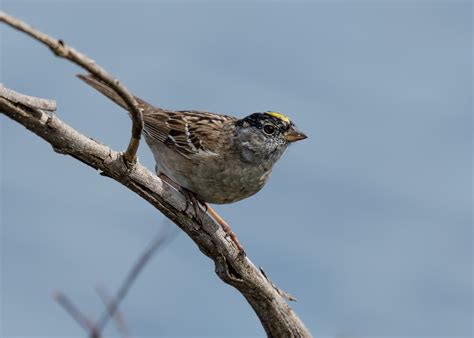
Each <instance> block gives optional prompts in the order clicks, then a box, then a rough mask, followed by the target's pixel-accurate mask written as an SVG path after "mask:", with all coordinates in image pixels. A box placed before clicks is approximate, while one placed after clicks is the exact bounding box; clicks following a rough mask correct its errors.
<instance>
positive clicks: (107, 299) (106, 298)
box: [95, 286, 130, 338]
mask: <svg viewBox="0 0 474 338" xmlns="http://www.w3.org/2000/svg"><path fill="white" fill-rule="evenodd" d="M95 290H96V291H97V294H98V295H99V298H100V299H101V300H102V302H103V303H104V305H105V307H106V309H109V308H110V306H111V304H112V302H113V298H112V297H111V296H110V295H109V293H108V292H107V289H106V288H105V287H103V286H97V287H96V289H95ZM110 316H111V317H113V319H114V322H115V326H116V327H117V330H118V332H119V333H120V334H121V336H122V337H123V338H128V337H130V333H129V331H128V328H127V325H126V324H125V320H124V319H123V316H122V313H121V312H120V310H119V309H118V308H117V310H116V311H115V314H114V315H113V316H112V315H110Z"/></svg>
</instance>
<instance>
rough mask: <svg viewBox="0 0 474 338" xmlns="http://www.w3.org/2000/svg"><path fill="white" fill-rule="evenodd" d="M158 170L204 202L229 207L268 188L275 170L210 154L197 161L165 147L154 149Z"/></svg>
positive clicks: (154, 146)
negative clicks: (268, 180) (267, 184)
mask: <svg viewBox="0 0 474 338" xmlns="http://www.w3.org/2000/svg"><path fill="white" fill-rule="evenodd" d="M150 148H152V152H153V154H154V156H155V161H156V164H157V167H158V168H157V169H158V171H159V172H161V173H163V174H165V175H166V176H168V177H169V178H170V179H171V180H173V181H174V182H176V183H178V184H179V185H180V186H182V187H184V188H186V189H187V190H189V191H191V192H193V193H195V194H196V196H197V198H198V199H199V200H201V201H203V202H208V203H212V204H226V203H232V202H236V201H239V200H241V199H244V198H247V197H249V196H252V195H253V194H255V193H257V192H258V191H259V190H260V189H262V187H263V186H264V185H265V182H266V181H267V179H268V177H269V175H270V173H271V169H267V168H264V167H263V166H249V165H245V164H243V163H242V162H240V160H229V159H222V158H221V157H219V156H215V155H208V156H206V157H203V158H199V159H195V158H193V161H191V160H189V159H188V158H186V157H184V156H181V155H179V154H176V153H175V152H174V151H173V150H171V149H169V148H168V147H167V146H165V145H163V144H154V145H152V146H150Z"/></svg>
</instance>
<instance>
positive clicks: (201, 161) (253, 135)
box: [77, 74, 307, 252]
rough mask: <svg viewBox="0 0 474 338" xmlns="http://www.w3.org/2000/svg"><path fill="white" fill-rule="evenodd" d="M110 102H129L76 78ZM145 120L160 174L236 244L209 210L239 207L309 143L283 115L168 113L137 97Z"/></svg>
mask: <svg viewBox="0 0 474 338" xmlns="http://www.w3.org/2000/svg"><path fill="white" fill-rule="evenodd" d="M77 76H78V77H79V78H80V79H81V80H82V81H84V82H85V83H86V84H88V85H90V86H91V87H93V88H94V89H96V90H97V91H99V92H100V93H101V94H103V95H105V96H106V97H108V98H109V99H110V100H112V101H113V102H115V103H116V104H118V105H119V106H121V107H122V108H124V109H126V110H128V106H127V104H126V103H125V101H124V100H123V99H122V98H121V97H120V96H119V95H118V94H117V93H116V92H115V90H114V89H112V88H111V87H110V86H109V85H108V84H106V83H105V82H103V81H101V80H100V79H98V78H97V77H95V76H94V75H91V74H88V75H83V74H78V75H77ZM135 100H136V102H137V105H138V108H139V109H140V110H141V112H142V116H143V135H144V138H145V141H146V143H147V145H148V147H149V148H150V150H151V152H152V154H153V156H154V159H155V162H156V167H155V171H156V174H157V175H158V176H159V177H160V178H162V179H164V180H165V181H166V182H168V183H169V184H171V185H173V186H174V187H177V188H179V189H181V191H183V192H185V193H187V194H188V196H189V197H190V198H191V200H192V201H193V202H192V203H193V204H194V205H196V201H197V202H199V203H201V204H202V205H203V206H204V207H205V209H206V210H208V211H209V212H210V213H211V215H212V216H213V217H214V219H215V220H216V221H217V222H218V223H219V224H220V225H221V226H222V227H223V229H224V231H225V232H226V233H227V234H228V235H229V237H230V238H231V239H232V241H233V242H234V243H235V244H236V246H237V248H238V249H239V251H242V252H243V248H242V246H241V245H240V243H239V242H238V240H237V237H236V236H235V234H234V233H233V232H232V230H231V228H230V226H229V225H228V224H227V223H226V222H225V221H224V220H223V219H222V218H221V217H220V216H219V215H218V214H217V213H216V212H215V211H214V210H213V209H212V208H211V207H210V206H209V205H208V204H209V203H210V204H228V203H234V202H237V201H240V200H242V199H245V198H247V197H250V196H252V195H254V194H256V193H257V192H259V191H260V190H261V189H262V188H263V186H264V185H265V183H266V182H267V181H268V178H269V177H270V174H271V172H272V168H273V166H274V165H275V163H276V162H277V161H278V160H279V159H280V157H281V156H282V155H283V153H284V152H285V151H286V149H287V148H288V146H289V145H290V144H292V143H294V142H297V141H300V140H303V139H306V138H307V135H306V134H304V133H303V132H302V131H300V130H299V129H298V128H297V127H296V126H295V124H294V123H293V122H292V121H291V120H290V119H289V118H288V117H287V116H285V115H283V114H282V113H279V112H276V111H266V112H256V113H252V114H250V115H248V116H246V117H244V118H237V117H233V116H228V115H223V114H216V113H211V112H207V111H200V110H168V109H163V108H159V107H155V106H153V105H151V104H149V103H147V102H146V101H144V100H142V99H140V98H138V97H135Z"/></svg>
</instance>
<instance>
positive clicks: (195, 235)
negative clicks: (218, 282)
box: [0, 12, 311, 337]
mask: <svg viewBox="0 0 474 338" xmlns="http://www.w3.org/2000/svg"><path fill="white" fill-rule="evenodd" d="M0 21H5V22H7V23H9V24H11V23H10V21H11V19H10V17H9V16H6V14H4V13H1V12H0ZM15 24H16V25H18V23H17V22H15ZM13 26H14V27H15V28H18V27H16V26H15V25H13ZM20 27H21V28H19V29H20V30H22V31H25V32H27V33H28V34H30V35H31V36H33V37H35V38H36V39H38V40H40V41H42V42H43V43H45V44H47V45H48V46H50V47H51V48H56V47H57V46H58V45H60V47H59V49H57V50H54V49H53V50H54V51H55V53H56V54H59V55H60V56H64V55H67V58H69V59H72V60H73V61H74V62H76V61H77V60H79V61H80V62H83V61H84V60H85V59H84V57H82V54H79V53H77V52H75V51H74V50H73V49H72V48H69V47H65V45H64V44H63V43H60V42H58V41H55V40H54V41H50V38H49V37H47V36H44V35H41V33H39V34H40V35H38V33H36V31H35V30H33V29H32V28H31V27H29V26H27V25H26V24H23V23H22V24H21V25H20ZM43 40H44V41H43ZM78 55H79V56H80V57H78ZM86 60H88V59H86ZM86 66H87V67H85V68H86V69H88V70H89V71H91V69H92V70H93V71H91V73H93V74H94V75H97V74H96V73H94V72H95V70H97V69H98V70H99V71H98V72H99V73H100V74H102V75H103V73H102V72H103V70H102V69H101V68H99V67H98V66H96V65H95V64H94V63H91V64H86ZM102 75H101V76H100V78H101V79H103V77H102ZM109 80H110V78H109ZM107 83H109V84H110V81H107ZM114 83H115V84H117V83H118V82H114ZM132 98H133V96H132ZM124 99H125V98H124ZM0 112H1V113H3V114H5V115H6V116H8V117H9V118H11V119H13V120H14V121H16V122H18V123H20V124H22V125H23V126H25V127H26V128H27V129H29V130H30V131H31V132H33V133H35V134H36V135H38V136H39V137H41V138H42V139H44V140H45V141H46V142H48V143H49V144H51V146H52V147H53V149H54V151H56V152H57V153H60V154H65V155H69V156H72V157H74V158H75V159H77V160H79V161H81V162H83V163H85V164H87V165H89V166H90V167H92V168H94V169H96V170H98V171H99V172H100V173H101V174H103V175H105V176H108V177H111V178H112V179H114V180H116V181H117V182H119V183H121V184H123V185H124V186H125V187H127V188H128V189H130V190H132V191H134V192H135V193H136V194H138V195H139V196H141V197H142V198H143V199H144V200H146V201H147V202H148V203H150V204H151V205H153V206H154V207H155V208H156V209H158V210H159V211H161V212H162V213H163V214H164V215H165V216H166V217H168V218H169V219H170V220H171V221H173V222H174V223H175V224H177V225H178V226H179V227H180V228H181V229H182V230H183V231H184V232H185V233H186V234H187V235H188V236H189V237H190V238H191V239H192V240H193V241H194V242H195V243H196V245H197V246H198V248H199V250H201V252H203V253H204V254H205V255H206V256H208V257H209V258H211V259H212V260H213V261H214V263H215V272H216V273H217V275H218V276H219V277H220V278H221V279H222V280H223V281H224V282H225V283H227V284H230V285H232V286H233V287H235V288H236V289H237V290H238V291H239V292H240V293H241V294H242V295H243V296H244V297H245V298H246V299H247V301H248V302H249V304H250V305H251V306H252V308H253V309H254V311H255V312H256V314H257V316H258V317H259V319H260V322H261V323H262V326H263V327H264V329H265V331H266V333H267V335H268V336H269V337H311V334H310V332H309V331H308V330H307V328H306V327H305V326H304V324H303V322H302V321H301V320H300V319H299V318H298V316H296V314H295V313H294V312H293V311H292V309H291V308H290V307H289V306H288V304H287V303H286V302H285V300H284V298H283V297H282V296H281V295H280V293H279V291H278V289H277V288H276V287H275V286H274V285H273V283H271V282H270V281H269V280H268V279H267V277H266V276H264V275H263V274H262V273H261V272H260V270H259V269H258V268H257V267H256V266H255V265H254V264H253V263H252V262H251V261H250V260H249V259H248V258H247V257H245V256H243V255H241V254H239V252H238V250H237V249H236V247H235V246H234V245H233V243H232V242H231V241H230V240H229V239H228V238H227V237H226V235H225V232H224V231H223V230H222V228H221V227H220V226H219V225H218V224H216V223H215V221H214V220H213V219H212V218H211V217H209V216H208V215H207V214H206V213H205V212H203V211H202V210H200V209H199V208H187V201H186V199H185V197H184V196H183V195H182V194H181V193H180V192H178V191H177V190H176V189H174V188H173V187H171V186H170V185H168V184H166V183H165V182H163V181H162V180H160V179H159V178H158V177H157V176H156V175H154V174H152V173H151V172H150V171H149V170H148V169H146V168H145V167H144V166H142V165H141V164H140V163H136V165H134V166H132V167H130V166H128V165H127V164H126V163H125V162H124V161H123V160H122V156H121V154H120V153H119V152H117V151H114V150H112V149H110V148H109V147H107V146H106V145H104V144H101V143H99V142H97V141H95V140H93V139H91V138H88V137H86V136H85V135H83V134H81V133H79V132H78V131H76V130H75V129H73V128H72V127H70V126H69V125H67V124H66V123H64V122H63V121H61V120H60V119H59V118H57V117H56V116H55V115H52V114H49V113H47V112H45V111H43V110H40V109H34V108H30V107H28V106H26V105H24V104H21V103H18V102H12V101H10V100H8V98H5V97H1V95H0Z"/></svg>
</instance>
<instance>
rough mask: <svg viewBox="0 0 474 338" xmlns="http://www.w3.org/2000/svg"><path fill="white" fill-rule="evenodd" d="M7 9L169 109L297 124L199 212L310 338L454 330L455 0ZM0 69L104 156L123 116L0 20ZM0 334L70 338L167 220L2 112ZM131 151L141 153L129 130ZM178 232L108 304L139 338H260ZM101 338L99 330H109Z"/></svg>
mask: <svg viewBox="0 0 474 338" xmlns="http://www.w3.org/2000/svg"><path fill="white" fill-rule="evenodd" d="M1 7H2V10H4V11H6V12H8V13H9V14H12V15H14V16H17V17H19V18H21V19H23V20H25V21H27V22H28V23H30V24H31V25H33V26H35V27H37V28H39V29H40V30H42V31H44V32H46V33H48V34H51V35H52V36H54V37H57V38H61V39H63V40H64V41H66V42H67V43H69V44H71V45H72V46H73V47H75V48H76V49H78V50H79V51H82V52H84V53H86V54H87V55H89V56H90V57H92V58H93V59H95V60H96V61H97V62H98V63H99V64H101V65H102V66H104V67H105V68H106V69H107V70H109V71H110V72H112V73H113V74H114V75H115V76H117V77H118V78H119V79H120V80H122V81H123V82H124V83H125V84H126V85H127V86H128V88H130V89H131V90H132V91H133V92H134V93H135V94H136V95H138V96H140V97H142V98H143V99H145V100H147V101H148V102H152V103H154V104H155V105H158V106H161V107H166V108H170V109H204V110H209V111H213V112H220V113H224V114H229V115H235V116H238V117H243V116H245V115H248V114H250V113H252V112H255V111H267V110H276V111H281V112H283V113H285V114H287V115H288V116H290V117H291V118H292V120H293V121H294V122H295V123H296V124H297V125H298V126H299V127H300V129H301V130H303V131H304V132H306V133H307V134H308V135H309V136H310V137H309V139H307V140H305V141H302V142H300V143H298V144H295V145H294V146H292V147H291V148H290V149H289V151H288V152H287V153H286V154H285V156H284V157H283V158H282V159H281V161H280V162H279V163H278V164H277V166H276V168H275V170H274V173H273V175H272V177H271V179H270V181H269V183H268V184H267V186H266V187H265V188H264V189H263V191H261V192H260V193H259V194H257V195H256V196H254V197H251V198H249V199H247V200H244V201H242V202H239V203H235V204H232V205H225V206H218V207H216V209H217V210H218V211H219V212H220V214H221V215H222V216H223V217H224V218H225V219H226V220H227V221H228V222H229V223H230V224H231V225H232V227H233V229H234V231H235V232H236V233H237V235H238V237H239V239H240V241H241V243H243V245H244V247H245V248H246V250H247V253H248V255H249V257H250V258H251V259H252V260H253V262H254V263H255V264H256V265H258V266H262V267H263V268H264V269H265V271H266V272H267V274H268V275H269V277H270V278H271V279H273V280H274V281H275V282H276V284H277V285H279V286H280V287H281V288H282V289H284V290H286V291H288V292H290V293H291V294H293V295H294V296H295V297H296V298H297V299H298V302H296V303H292V304H291V306H292V307H293V308H294V310H295V311H296V313H297V314H298V315H299V316H300V317H301V318H302V320H303V321H304V322H305V323H306V325H307V326H308V327H309V329H310V330H311V331H312V332H313V334H314V335H315V336H320V337H323V336H327V337H336V336H338V337H340V336H351V337H369V336H370V337H382V336H397V337H420V336H431V337H433V336H437V337H458V336H459V337H461V336H465V337H468V336H471V334H472V326H471V320H472V317H473V283H472V282H473V274H472V272H473V271H472V266H473V251H472V244H473V236H472V235H473V227H472V161H471V160H472V127H473V125H472V89H473V88H472V49H471V48H472V2H470V1H447V0H446V1H424V0H420V1H395V0H393V1H379V2H376V1H350V0H346V1H335V2H330V1H313V2H311V1H306V2H303V1H301V2H297V1H280V2H270V1H253V2H251V1H176V2H173V1H131V0H129V1H79V0H77V1H66V0H64V1H44V0H35V1H33V0H30V1H24V0H3V1H2V3H1ZM0 30H1V54H0V56H1V82H3V83H4V84H5V85H6V86H7V87H9V88H12V89H14V90H16V91H19V92H21V93H25V94H29V95H34V96H40V97H45V98H54V99H56V100H57V103H58V110H57V115H58V116H59V117H60V118H61V119H63V120H64V121H66V122H67V123H69V124H70V125H71V126H73V127H74V128H76V129H78V130H79V131H81V132H83V133H85V134H86V135H88V136H90V137H93V138H95V139H97V140H100V141H101V142H103V143H106V144H108V145H110V146H111V147H112V148H113V149H115V150H122V149H124V148H125V147H126V144H127V142H128V139H129V132H130V121H129V119H128V117H127V114H126V113H125V112H124V111H123V110H121V109H120V108H119V107H118V106H116V105H114V104H112V103H111V102H109V101H108V100H107V99H106V98H104V97H102V96H101V95H100V94H98V93H96V92H95V91H93V90H92V89H91V88H89V87H88V86H86V85H85V84H83V83H81V82H80V81H79V80H78V79H76V78H75V77H74V74H75V73H78V72H81V70H80V69H79V68H78V67H76V66H75V65H73V64H71V63H69V62H67V61H64V60H60V59H57V58H55V57H53V56H52V54H51V53H50V51H49V50H48V49H47V48H45V47H44V46H42V45H40V44H39V43H37V42H36V41H33V40H32V39H30V38H28V37H26V36H25V35H23V34H21V33H19V32H17V31H14V30H12V29H11V28H9V27H6V26H4V25H1V26H0ZM0 123H1V168H0V169H1V232H0V236H1V242H0V243H1V244H0V246H1V270H0V273H1V293H0V296H1V322H0V334H1V335H2V337H20V336H21V337H40V336H44V337H80V336H84V333H83V331H82V330H81V328H80V327H78V326H77V324H76V323H75V322H74V321H73V320H72V319H71V318H70V317H69V315H67V314H66V313H65V312H64V310H63V309H62V308H60V307H59V306H58V304H57V303H55V302H54V301H53V300H52V298H51V293H52V292H53V291H54V290H61V291H62V292H64V293H66V294H67V295H68V296H69V297H70V298H71V299H72V300H73V301H74V302H76V304H77V305H78V306H79V307H80V308H81V310H82V311H84V312H85V313H86V314H88V315H90V316H91V317H95V316H97V315H98V314H99V313H101V311H102V304H101V302H100V300H99V298H98V297H97V295H96V294H95V292H94V287H95V286H96V285H98V284H101V285H105V286H106V287H107V288H108V289H109V290H110V291H113V290H115V289H116V288H117V287H118V285H119V283H120V282H121V281H122V279H123V278H124V276H125V275H126V273H127V272H128V270H129V269H130V267H131V265H132V264H133V262H134V261H135V259H136V258H137V257H138V256H139V255H140V254H141V252H142V251H143V250H144V248H145V246H146V245H147V244H148V243H149V242H150V241H151V240H152V238H153V237H154V236H155V235H156V234H157V232H158V230H159V228H160V227H161V225H162V223H163V216H162V215H161V214H160V213H158V212H157V211H156V210H155V209H154V208H152V207H151V206H150V205H148V204H147V203H145V202H144V201H143V200H142V199H140V198H139V197H138V196H136V195H135V194H133V193H132V192H130V191H128V190H127V189H125V188H124V187H122V186H120V185H119V184H117V183H116V182H115V181H112V180H110V179H107V178H104V177H101V176H99V175H98V173H97V172H95V171H94V170H91V169H90V168H89V167H87V166H85V165H83V164H82V163H80V162H78V161H76V160H74V159H72V158H70V157H65V156H61V155H58V154H56V153H54V152H53V151H52V149H51V147H50V146H49V145H48V144H46V143H45V142H44V141H42V140H40V139H39V138H38V137H36V136H34V135H33V134H31V133H30V132H28V131H26V130H25V129H24V128H23V127H22V126H19V125H18V124H16V123H14V122H13V121H11V120H9V119H8V118H6V117H5V116H3V115H2V116H1V118H0ZM139 158H140V161H141V162H142V163H144V164H145V165H146V166H147V167H148V168H150V169H153V167H154V164H153V159H152V156H151V154H150V152H149V150H148V149H147V148H146V146H145V144H144V143H142V146H141V147H140V151H139ZM213 270H214V266H213V264H212V262H211V261H210V260H209V259H208V258H206V257H204V256H203V255H202V254H201V253H200V252H199V250H198V249H197V247H196V246H195V245H194V244H193V242H191V240H189V239H188V238H187V237H186V236H185V235H184V234H183V233H181V234H179V236H178V238H177V239H176V240H175V241H174V242H173V243H172V244H171V245H170V246H169V247H168V248H166V250H164V251H163V252H161V253H160V254H159V255H158V256H156V257H155V258H154V259H153V260H152V261H151V263H150V264H149V265H148V266H147V267H146V269H145V270H144V272H143V273H142V274H141V275H140V277H139V279H138V280H137V282H136V284H135V285H134V286H133V288H132V290H131V292H130V293H129V295H128V296H127V298H126V300H125V302H124V303H123V305H122V306H121V309H122V311H123V314H124V316H125V321H126V323H127V325H128V327H129V328H130V331H131V332H132V334H133V335H134V336H136V337H138V336H140V337H145V336H148V337H158V336H159V337H166V336H186V337H197V336H220V337H222V336H235V337H250V336H264V331H263V329H262V328H261V326H260V323H259V321H258V319H257V317H256V315H255V314H254V312H253V311H252V310H251V308H250V306H249V305H248V304H247V303H246V301H245V300H244V298H243V297H242V296H241V295H240V294H238V293H237V292H236V291H235V290H234V289H232V288H231V287H230V286H227V285H225V284H223V283H222V282H221V281H220V280H219V279H218V277H217V276H216V275H215V274H214V271H213ZM106 333H107V335H108V336H115V335H117V332H116V331H115V329H114V327H113V325H109V326H108V328H107V330H106Z"/></svg>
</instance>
